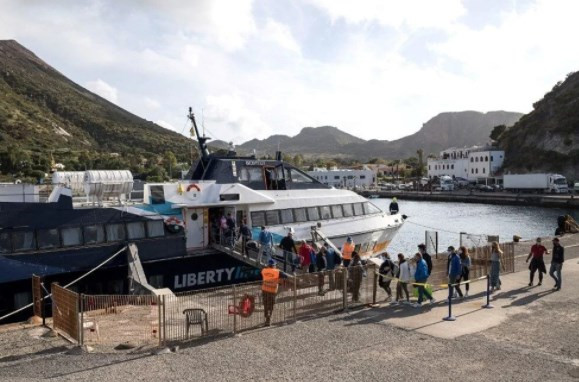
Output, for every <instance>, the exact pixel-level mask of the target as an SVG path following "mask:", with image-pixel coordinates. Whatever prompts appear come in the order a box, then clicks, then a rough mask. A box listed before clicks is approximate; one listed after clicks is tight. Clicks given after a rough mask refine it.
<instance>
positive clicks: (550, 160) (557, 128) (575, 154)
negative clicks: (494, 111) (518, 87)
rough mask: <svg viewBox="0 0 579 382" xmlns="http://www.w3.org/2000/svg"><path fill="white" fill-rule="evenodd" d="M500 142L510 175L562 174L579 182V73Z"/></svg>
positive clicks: (554, 91) (556, 90)
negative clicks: (518, 173)
mask: <svg viewBox="0 0 579 382" xmlns="http://www.w3.org/2000/svg"><path fill="white" fill-rule="evenodd" d="M498 141H499V145H500V146H501V147H502V148H504V149H505V170H506V171H512V172H541V171H548V172H559V173H562V174H563V175H565V176H566V177H567V178H569V179H571V180H575V181H579V72H576V73H569V74H568V75H567V78H566V79H565V81H561V82H558V83H557V84H556V85H555V86H554V87H553V89H552V90H551V91H550V92H548V93H547V94H545V96H544V97H543V99H541V100H540V101H538V102H536V103H535V104H533V111H532V112H530V113H529V114H526V115H525V116H523V117H522V118H521V119H520V120H519V121H518V122H517V123H516V124H514V126H512V127H510V128H507V129H506V130H505V131H504V132H503V133H502V134H501V135H500V136H499V137H498Z"/></svg>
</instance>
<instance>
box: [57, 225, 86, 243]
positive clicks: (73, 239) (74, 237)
mask: <svg viewBox="0 0 579 382" xmlns="http://www.w3.org/2000/svg"><path fill="white" fill-rule="evenodd" d="M60 234H61V235H62V245H63V246H64V247H72V246H75V245H82V232H81V230H80V227H71V228H63V229H61V230H60Z"/></svg>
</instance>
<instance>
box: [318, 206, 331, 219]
mask: <svg viewBox="0 0 579 382" xmlns="http://www.w3.org/2000/svg"><path fill="white" fill-rule="evenodd" d="M320 215H321V218H322V220H328V219H331V218H332V211H331V210H330V206H324V207H320Z"/></svg>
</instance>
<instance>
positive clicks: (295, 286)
mask: <svg viewBox="0 0 579 382" xmlns="http://www.w3.org/2000/svg"><path fill="white" fill-rule="evenodd" d="M293 279H294V282H293V291H292V292H293V301H292V310H293V314H294V322H296V321H297V320H298V277H297V276H296V275H294V277H293Z"/></svg>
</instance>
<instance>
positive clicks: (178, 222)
mask: <svg viewBox="0 0 579 382" xmlns="http://www.w3.org/2000/svg"><path fill="white" fill-rule="evenodd" d="M165 224H167V225H180V226H182V225H183V221H182V220H180V219H178V218H176V217H175V216H171V217H170V218H168V219H167V220H165Z"/></svg>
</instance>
